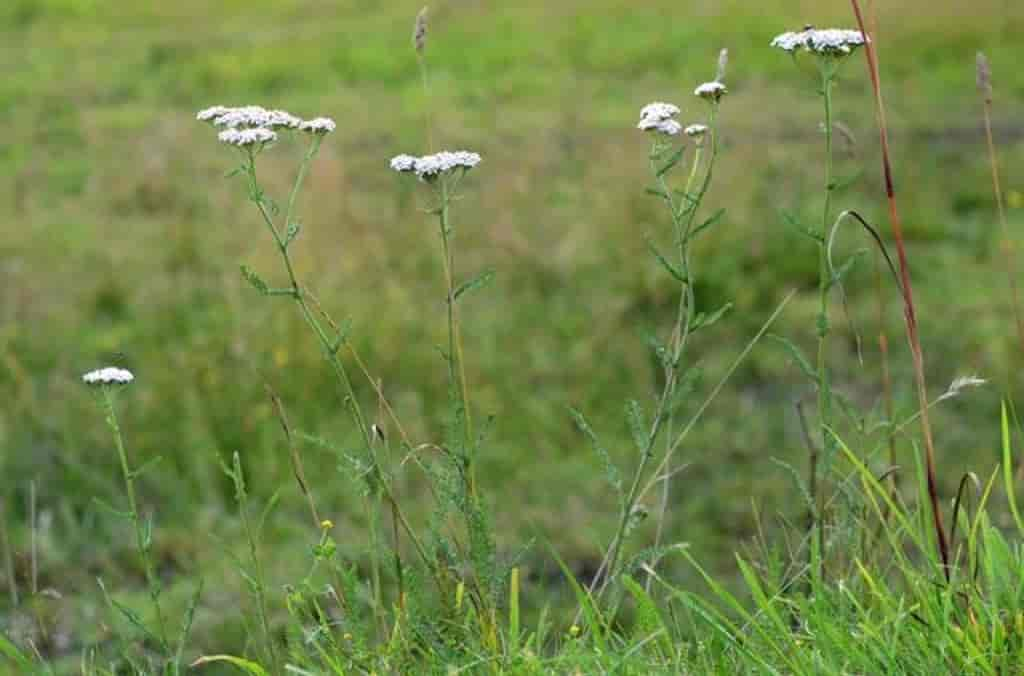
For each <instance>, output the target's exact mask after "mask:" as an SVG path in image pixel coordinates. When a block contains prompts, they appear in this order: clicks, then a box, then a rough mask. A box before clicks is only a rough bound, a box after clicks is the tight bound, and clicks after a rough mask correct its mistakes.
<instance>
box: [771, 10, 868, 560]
mask: <svg viewBox="0 0 1024 676" xmlns="http://www.w3.org/2000/svg"><path fill="white" fill-rule="evenodd" d="M864 42H865V40H864V38H863V36H862V35H861V34H860V33H859V32H858V31H853V30H846V29H837V28H830V29H824V30H818V29H815V28H814V27H813V26H808V27H806V28H805V29H804V30H802V31H793V32H788V33H782V34H781V35H778V36H776V37H775V39H773V40H772V43H771V46H772V47H775V48H777V49H781V50H782V51H784V52H787V53H789V54H791V55H792V56H794V58H795V57H796V56H797V55H798V54H801V53H808V54H810V55H812V56H813V57H814V60H815V64H816V65H817V68H818V73H819V75H820V77H821V92H820V93H821V97H822V102H823V105H824V114H825V119H824V124H823V126H824V135H825V161H824V179H825V180H824V184H825V185H824V204H823V207H822V214H821V229H820V231H817V232H813V233H811V235H812V237H813V239H814V241H815V244H816V245H817V248H818V318H817V327H816V328H817V337H818V354H817V363H816V366H815V372H814V375H815V377H816V379H817V383H816V386H817V395H818V426H819V443H820V447H819V448H815V447H814V446H813V445H812V447H811V456H810V467H809V469H808V492H809V494H810V498H811V508H812V513H811V547H810V551H809V559H810V564H811V572H812V574H813V575H817V576H819V577H820V576H821V575H823V573H824V556H823V550H824V548H825V505H826V497H825V491H824V486H823V477H824V476H825V475H826V474H827V473H828V469H829V467H830V465H831V462H832V459H833V458H834V456H835V453H836V448H837V446H836V442H835V437H834V427H833V417H832V383H831V380H830V375H829V368H828V345H829V341H828V339H829V334H830V332H831V327H830V322H829V292H830V290H831V289H832V286H833V285H834V284H835V282H836V281H837V277H836V276H835V274H834V273H833V270H832V265H831V262H830V260H829V227H830V225H831V218H832V193H833V192H834V190H835V188H836V185H835V180H834V178H833V153H832V139H833V131H834V127H835V122H834V120H833V88H834V86H835V83H836V77H837V75H838V72H839V67H840V66H841V65H842V63H843V61H844V60H845V58H846V57H847V56H849V55H850V54H852V53H853V52H854V51H855V50H856V49H857V48H859V47H861V46H862V45H863V44H864Z"/></svg>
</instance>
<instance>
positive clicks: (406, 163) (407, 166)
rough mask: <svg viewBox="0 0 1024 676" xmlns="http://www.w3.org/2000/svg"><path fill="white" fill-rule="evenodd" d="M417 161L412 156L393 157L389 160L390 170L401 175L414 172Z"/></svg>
mask: <svg viewBox="0 0 1024 676" xmlns="http://www.w3.org/2000/svg"><path fill="white" fill-rule="evenodd" d="M418 160H419V158H417V157H413V156H412V155H405V154H403V155H395V156H394V157H392V158H391V168H392V169H393V170H394V171H397V172H399V173H401V174H405V173H409V172H413V171H416V162H417V161H418Z"/></svg>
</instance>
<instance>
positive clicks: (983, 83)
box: [977, 52, 992, 103]
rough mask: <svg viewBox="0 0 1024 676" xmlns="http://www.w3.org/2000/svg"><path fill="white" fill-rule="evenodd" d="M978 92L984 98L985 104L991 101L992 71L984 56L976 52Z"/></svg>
mask: <svg viewBox="0 0 1024 676" xmlns="http://www.w3.org/2000/svg"><path fill="white" fill-rule="evenodd" d="M977 75H978V91H979V92H981V95H982V96H984V97H985V102H986V103H989V102H991V101H992V69H991V68H990V67H989V65H988V59H987V58H986V57H985V54H984V53H982V52H978V57H977Z"/></svg>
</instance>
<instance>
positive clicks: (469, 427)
mask: <svg viewBox="0 0 1024 676" xmlns="http://www.w3.org/2000/svg"><path fill="white" fill-rule="evenodd" d="M438 184H439V185H438V197H439V199H440V205H439V206H438V225H439V229H440V231H441V253H442V257H443V259H444V278H445V286H446V287H447V302H446V305H447V317H448V355H447V357H448V379H449V385H450V387H451V388H452V391H453V393H454V392H458V395H457V396H458V397H459V399H460V402H459V404H460V406H461V409H462V411H461V414H462V417H463V419H464V420H465V431H466V444H467V448H466V452H467V454H468V463H469V467H468V470H467V472H468V475H469V492H470V496H471V497H473V498H474V499H475V497H476V495H477V485H476V462H475V458H474V457H473V455H474V454H473V451H472V445H473V418H472V413H471V411H470V408H469V388H468V386H467V383H466V367H465V362H464V360H463V353H462V339H461V336H460V335H459V322H458V316H457V314H456V309H455V250H454V247H453V246H452V241H451V237H452V228H451V220H450V219H451V200H452V194H451V186H450V185H449V183H448V177H447V176H442V177H441V178H439V179H438Z"/></svg>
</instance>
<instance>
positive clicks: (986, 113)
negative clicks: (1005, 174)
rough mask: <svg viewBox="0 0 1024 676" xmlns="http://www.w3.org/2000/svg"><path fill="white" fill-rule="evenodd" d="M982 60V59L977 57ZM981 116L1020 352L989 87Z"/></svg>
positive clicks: (1023, 334) (1022, 327)
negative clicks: (983, 122)
mask: <svg viewBox="0 0 1024 676" xmlns="http://www.w3.org/2000/svg"><path fill="white" fill-rule="evenodd" d="M979 58H984V57H979ZM981 110H982V116H983V118H984V121H985V145H986V147H987V149H988V163H989V167H990V168H991V172H992V194H993V195H994V197H995V202H996V213H997V214H998V216H999V229H1000V232H1001V234H1002V242H1001V247H1000V248H1001V249H1002V253H1003V262H1004V264H1005V266H1006V277H1007V280H1008V281H1009V285H1010V295H1011V298H1012V300H1013V317H1014V320H1015V322H1016V325H1017V339H1018V340H1019V341H1020V346H1021V350H1022V351H1024V319H1022V317H1021V312H1020V295H1019V293H1018V290H1017V276H1016V275H1015V274H1014V270H1016V267H1017V266H1016V264H1015V261H1014V259H1015V251H1014V246H1013V240H1012V239H1011V238H1010V226H1009V225H1008V224H1007V222H1006V208H1005V207H1004V206H1003V189H1002V183H1001V181H1000V180H999V161H998V158H997V157H996V145H995V142H994V141H993V137H992V90H991V86H988V87H986V89H985V90H983V91H982V108H981Z"/></svg>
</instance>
